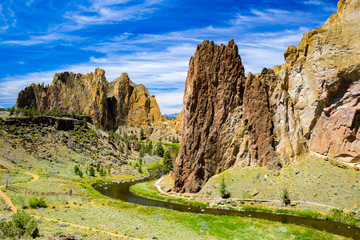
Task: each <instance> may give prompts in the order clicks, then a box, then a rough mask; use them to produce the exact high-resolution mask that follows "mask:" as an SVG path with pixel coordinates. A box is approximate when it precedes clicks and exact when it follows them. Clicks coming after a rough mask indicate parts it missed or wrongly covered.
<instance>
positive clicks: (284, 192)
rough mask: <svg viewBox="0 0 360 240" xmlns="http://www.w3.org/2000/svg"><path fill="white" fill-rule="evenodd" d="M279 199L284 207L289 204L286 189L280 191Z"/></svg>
mask: <svg viewBox="0 0 360 240" xmlns="http://www.w3.org/2000/svg"><path fill="white" fill-rule="evenodd" d="M281 199H282V201H283V203H284V204H285V205H289V204H290V202H291V201H290V196H289V192H288V190H287V188H284V189H283V190H282V193H281Z"/></svg>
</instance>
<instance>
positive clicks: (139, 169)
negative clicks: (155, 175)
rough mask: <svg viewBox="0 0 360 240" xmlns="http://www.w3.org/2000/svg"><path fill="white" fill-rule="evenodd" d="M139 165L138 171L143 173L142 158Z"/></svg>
mask: <svg viewBox="0 0 360 240" xmlns="http://www.w3.org/2000/svg"><path fill="white" fill-rule="evenodd" d="M137 165H138V171H139V173H143V171H142V159H141V158H139V160H138V164H137Z"/></svg>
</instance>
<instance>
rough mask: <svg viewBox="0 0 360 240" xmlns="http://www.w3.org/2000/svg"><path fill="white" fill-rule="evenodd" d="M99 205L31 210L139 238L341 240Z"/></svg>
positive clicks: (241, 221) (266, 225)
mask: <svg viewBox="0 0 360 240" xmlns="http://www.w3.org/2000/svg"><path fill="white" fill-rule="evenodd" d="M99 203H100V204H99ZM99 203H97V204H94V205H90V206H88V205H86V206H85V205H84V206H81V207H79V206H76V207H71V208H68V209H59V210H57V211H56V210H50V209H46V210H32V211H33V212H35V213H36V214H39V215H43V216H46V217H50V218H58V219H60V220H63V221H65V220H66V221H71V222H73V223H77V224H82V225H86V226H90V227H92V228H97V229H103V230H106V231H111V232H121V233H122V234H126V235H128V236H133V237H135V236H136V237H141V238H151V237H152V236H156V237H157V238H159V239H234V238H238V239H341V238H339V237H337V236H334V235H332V234H329V233H325V232H320V231H317V230H314V229H311V228H306V227H302V226H295V225H286V224H281V223H276V222H269V221H265V220H258V219H248V218H240V217H230V216H212V215H202V214H192V213H182V212H174V211H172V210H168V209H163V208H155V207H142V206H138V205H135V204H129V203H124V202H120V201H111V200H105V201H101V202H99ZM129 223H130V224H129ZM165 226H166V227H165ZM204 226H206V227H204ZM204 230H205V231H204Z"/></svg>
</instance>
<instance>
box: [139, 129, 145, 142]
mask: <svg viewBox="0 0 360 240" xmlns="http://www.w3.org/2000/svg"><path fill="white" fill-rule="evenodd" d="M145 138H146V137H145V134H144V129H142V128H141V129H140V140H144V139H145Z"/></svg>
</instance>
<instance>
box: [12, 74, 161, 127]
mask: <svg viewBox="0 0 360 240" xmlns="http://www.w3.org/2000/svg"><path fill="white" fill-rule="evenodd" d="M15 106H16V108H34V109H38V110H54V109H56V110H57V109H61V110H66V111H68V112H73V111H75V112H77V111H80V112H82V113H84V114H86V115H89V116H91V118H92V120H93V122H94V123H95V124H99V125H100V126H103V127H105V128H107V129H116V128H117V127H118V126H120V125H125V124H129V125H136V126H148V125H157V124H161V123H162V122H164V121H165V119H164V118H163V117H162V115H161V112H160V109H159V106H158V104H157V102H156V100H155V97H154V96H150V95H149V92H148V90H147V89H146V87H145V86H143V85H137V84H134V83H133V82H132V81H131V80H130V78H129V76H128V75H127V74H126V73H123V74H121V76H120V77H119V78H117V79H115V80H114V81H112V82H108V81H107V80H106V78H105V71H104V70H102V69H98V68H97V69H95V72H94V73H89V74H86V75H82V74H75V73H68V72H64V73H57V74H55V76H54V79H53V82H52V84H51V85H50V86H44V84H41V85H40V84H38V85H36V84H32V85H31V86H29V87H27V88H25V89H24V90H22V91H21V92H20V93H19V95H18V98H17V101H16V105H15Z"/></svg>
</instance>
